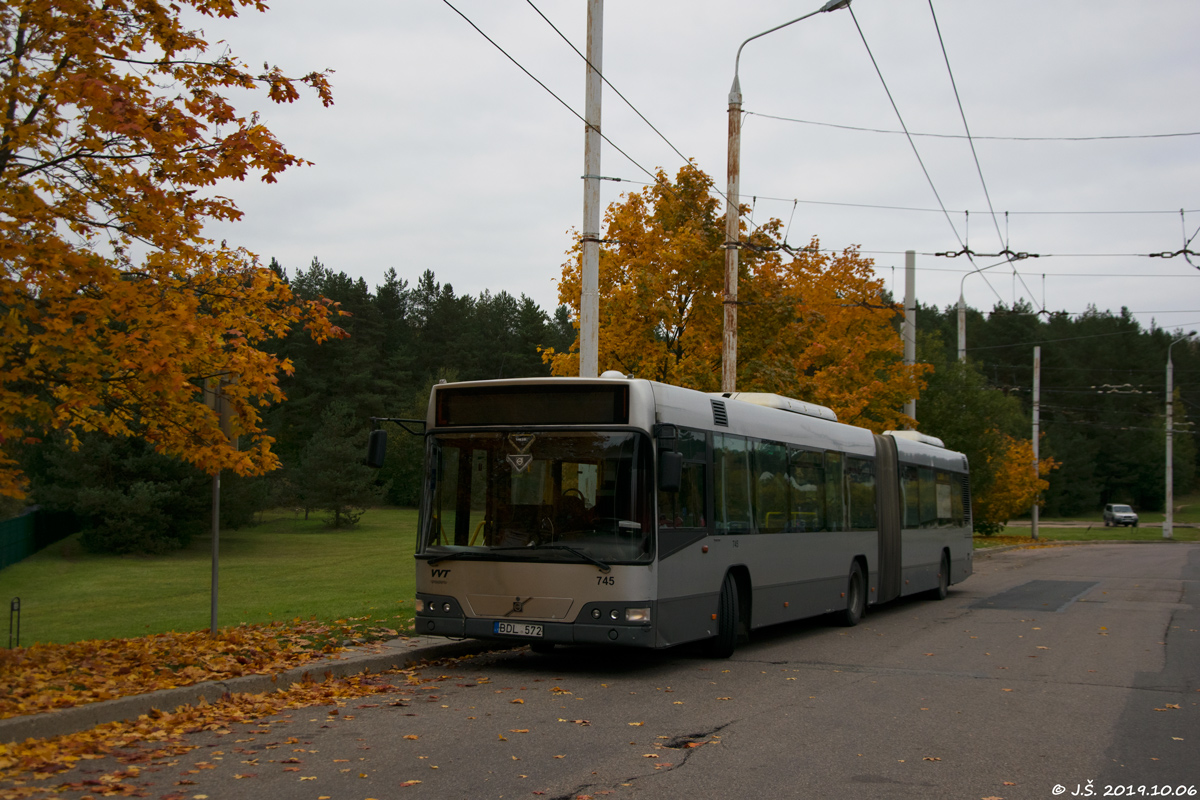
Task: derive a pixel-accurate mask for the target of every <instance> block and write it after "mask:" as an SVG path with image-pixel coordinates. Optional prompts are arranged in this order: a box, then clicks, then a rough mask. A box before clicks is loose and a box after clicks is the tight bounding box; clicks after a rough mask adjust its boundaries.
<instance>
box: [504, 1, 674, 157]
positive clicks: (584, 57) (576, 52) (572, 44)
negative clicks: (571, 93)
mask: <svg viewBox="0 0 1200 800" xmlns="http://www.w3.org/2000/svg"><path fill="white" fill-rule="evenodd" d="M525 2H527V3H529V7H530V8H532V9H533V10H534V11H536V12H537V14H538V16H539V17H541V18H542V19H544V20H546V24H547V25H549V26H550V27H551V28H553V29H554V32H555V33H557V34H558V35H559V37H561V38H562V40H563V41H564V42H566V43H567V44H568V45H569V46H570V48H571V49H572V50H574V51H575V54H576V55H577V56H579V57H580V58H582V59H583V61H584V63H585V64H587V65H588V67H589V68H591V69H593V70H595V71H596V74H597V75H599V76H600V80H602V81H604V83H605V84H606V85H607V86H608V88H610V89H612V90H613V91H614V92H616V93H617V97H619V98H621V99H622V100H624V101H625V105H627V106H629V107H630V108H631V109H632V110H633V113H635V114H637V115H638V117H640V118H641V120H642V122H644V123H646V124H647V125H649V126H650V130H652V131H654V132H655V133H657V134H658V138H660V139H662V140H663V141H664V142H666V143H667V146H668V147H670V148H671V149H672V150H674V151H675V155H677V156H679V157H680V158H682V159H683V161H684V163H689V162H690V160H689V159H688V157H687V156H685V155H684V154H683V153H681V152H679V148H678V147H676V146H675V145H674V144H672V143H671V140H670V139H668V138H667V137H666V136H665V135H663V132H662V131H660V130H659V129H658V128H656V127H654V123H652V122H651V121H650V120H648V119H646V117H645V115H644V114H642V112H641V111H638V109H637V106H635V105H634V104H633V103H631V102H630V101H629V98H627V97H626V96H625V95H623V94H621V90H620V89H618V88H617V87H616V86H613V85H612V82H611V81H610V80H609V79H608V78H606V77H605V76H604V73H603V72H601V71H600V70H598V69H596V68H595V67H594V66H593V65H592V62H591V61H589V60H588V57H587V56H585V55H584V54H583V53H581V52H580V51H579V48H578V47H576V46H575V45H574V43H572V42H571V40H570V39H568V38H567V37H566V36H565V35H564V34H563V32H562V31H560V30H559V29H558V26H556V25H555V24H554V23H553V22H551V21H550V18H549V17H547V16H546V15H545V14H543V13H542V10H541V9H540V8H538V7H537V6H535V5H534V4H533V0H525Z"/></svg>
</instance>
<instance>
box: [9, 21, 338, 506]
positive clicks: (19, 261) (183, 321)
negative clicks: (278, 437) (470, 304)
mask: <svg viewBox="0 0 1200 800" xmlns="http://www.w3.org/2000/svg"><path fill="white" fill-rule="evenodd" d="M184 7H186V8H187V9H188V10H189V11H194V12H198V13H199V14H201V15H204V16H209V17H235V16H237V13H238V11H239V10H241V9H243V8H246V7H249V8H251V9H255V10H259V11H262V10H265V8H266V6H265V5H264V4H263V3H262V2H260V0H179V2H162V1H161V0H103V2H101V0H12V1H11V2H5V3H3V4H2V5H0V35H2V36H3V53H2V56H0V57H2V61H0V126H2V136H0V495H8V496H12V497H20V496H21V495H22V493H23V491H24V480H23V477H22V475H21V472H20V469H19V466H18V464H17V461H16V459H15V458H14V449H15V447H17V446H19V445H20V444H21V443H27V442H33V441H37V439H38V437H41V436H44V435H45V434H46V433H47V432H49V431H53V430H63V431H66V432H67V435H68V436H70V437H73V436H74V435H75V434H76V432H83V431H102V432H105V433H108V434H112V435H119V436H120V435H132V436H140V437H144V438H145V439H146V440H148V441H150V442H152V443H153V444H154V445H155V446H156V447H157V449H159V450H160V451H162V452H167V453H173V454H176V455H180V456H182V457H184V458H185V459H186V460H188V461H191V462H192V463H195V464H197V465H198V466H200V467H202V468H204V469H206V470H208V471H215V470H217V469H224V468H228V469H233V470H236V471H237V472H239V473H242V474H250V473H256V472H262V471H265V470H268V469H271V468H273V467H275V466H277V460H276V459H275V457H274V456H273V455H272V453H271V450H270V444H271V439H270V437H268V436H266V435H265V433H264V431H263V428H262V424H261V418H260V416H259V412H258V410H257V409H258V407H260V406H262V405H266V404H268V403H270V402H274V401H277V400H280V399H282V394H281V393H280V390H279V386H278V380H277V378H278V375H279V373H280V372H281V371H282V372H287V371H288V370H290V368H291V366H290V364H289V363H288V362H287V361H286V360H282V359H279V358H277V357H276V356H274V355H273V354H271V353H268V352H265V351H264V350H262V349H260V347H259V346H260V345H261V344H262V342H264V340H267V339H270V338H272V337H279V336H282V335H283V334H284V333H286V332H287V330H288V329H289V328H290V327H291V326H293V325H297V324H300V325H304V326H306V327H307V328H308V329H309V330H310V331H311V332H312V335H313V336H314V337H315V338H317V339H318V340H321V339H324V338H326V337H329V336H337V335H340V333H341V332H340V331H339V330H338V329H337V328H336V327H335V326H334V325H333V324H332V320H331V317H332V316H335V315H336V313H337V312H336V310H335V309H332V308H330V307H329V305H328V304H325V303H320V302H317V303H308V302H301V301H300V300H298V299H297V298H295V297H293V295H292V293H291V291H290V290H289V289H288V286H287V284H286V283H285V282H284V281H283V279H282V276H280V275H276V274H275V273H274V272H272V271H271V270H270V269H268V268H265V267H263V266H261V265H260V264H259V263H258V262H257V260H256V259H255V258H254V257H253V256H252V255H251V254H250V253H248V252H246V251H244V250H240V249H236V248H230V247H227V246H225V244H224V243H220V244H217V243H214V242H212V241H210V240H209V239H206V238H205V237H204V236H203V233H202V231H203V226H204V224H205V222H206V221H208V220H221V221H226V220H234V219H237V218H238V217H240V216H241V212H240V211H239V210H238V209H237V207H236V206H235V205H234V203H233V202H232V201H231V200H229V199H228V198H225V197H221V196H220V195H218V194H216V193H215V190H214V187H215V185H216V184H217V183H218V182H219V181H221V180H224V179H235V180H245V179H246V177H247V176H250V175H260V176H261V178H262V180H264V181H267V182H273V181H274V180H275V176H276V175H277V174H278V173H280V172H281V171H283V170H285V169H287V168H288V167H291V166H295V165H299V164H303V163H305V162H304V161H303V160H302V159H299V158H297V157H296V156H294V155H292V154H290V153H289V152H287V150H286V149H285V148H284V147H283V145H282V144H281V143H280V142H279V141H278V140H276V138H275V137H274V136H273V135H272V134H271V132H270V131H269V130H268V129H267V128H266V127H265V126H264V125H263V124H262V123H261V122H260V121H259V119H258V117H257V116H256V115H241V114H239V113H238V112H237V111H236V109H235V108H234V107H233V105H232V104H231V103H230V101H229V100H228V96H229V94H230V92H231V91H233V90H236V89H249V90H253V89H256V88H259V87H262V88H265V89H266V92H267V96H268V97H269V98H270V99H271V100H272V101H274V102H277V103H283V102H292V101H294V100H296V99H297V98H298V97H299V94H298V87H299V86H300V85H303V84H306V85H308V86H309V87H311V88H312V89H313V90H315V91H316V93H317V94H318V95H319V97H320V98H321V100H322V101H323V102H324V104H325V105H330V104H331V103H332V96H331V94H330V87H329V84H328V81H327V76H326V74H325V73H319V72H314V73H311V74H309V75H305V76H303V77H300V78H295V79H293V78H289V77H287V76H285V75H284V74H283V73H282V72H281V71H280V70H279V69H278V68H269V67H265V68H264V71H263V72H261V73H255V72H251V71H249V70H248V69H247V68H246V67H245V66H244V65H243V64H242V63H241V62H239V61H238V60H237V59H236V58H235V57H234V56H232V55H230V54H229V53H228V52H225V51H223V50H222V51H220V52H219V53H218V54H215V55H214V54H212V53H210V52H209V46H208V43H207V42H206V41H205V40H204V38H203V34H202V32H198V31H192V30H189V29H188V28H187V27H185V25H184V23H183V21H182V19H181V16H182V14H183V13H184V10H183V8H184ZM222 376H224V377H225V378H233V379H235V382H233V383H231V384H229V385H228V386H227V387H226V390H225V391H226V395H227V397H228V400H229V404H230V406H231V408H232V412H233V416H234V418H235V423H234V427H235V429H236V430H237V432H238V433H240V434H242V436H243V442H244V443H245V444H246V446H245V447H244V449H243V450H242V451H241V452H238V451H237V450H235V449H234V447H233V446H232V445H231V443H230V441H229V440H228V439H227V438H226V437H225V436H224V435H223V434H222V433H221V431H220V429H219V425H218V420H217V417H216V414H215V413H214V412H213V411H212V410H210V409H208V408H206V407H205V406H204V405H203V404H202V403H201V402H199V398H200V395H199V391H200V388H201V386H202V384H203V383H204V381H205V380H206V379H212V378H217V377H222Z"/></svg>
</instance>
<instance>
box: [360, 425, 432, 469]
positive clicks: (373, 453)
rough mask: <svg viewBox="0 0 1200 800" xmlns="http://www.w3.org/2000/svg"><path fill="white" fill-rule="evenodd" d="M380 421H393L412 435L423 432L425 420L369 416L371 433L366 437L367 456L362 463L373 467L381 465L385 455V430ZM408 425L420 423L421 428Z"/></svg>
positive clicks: (376, 467) (377, 467)
mask: <svg viewBox="0 0 1200 800" xmlns="http://www.w3.org/2000/svg"><path fill="white" fill-rule="evenodd" d="M381 422H392V423H395V424H396V425H399V426H400V427H401V428H403V429H404V430H405V431H406V432H407V433H409V434H411V435H413V436H422V435H424V433H425V420H423V419H399V418H396V417H371V434H370V436H369V437H368V439H367V458H366V460H365V461H364V462H363V463H364V464H366V465H367V466H368V467H373V468H375V469H379V468H380V467H382V466H383V459H384V457H385V456H386V455H387V431H385V430H384V429H383V428H381V427H380V426H379V423H381ZM409 425H414V426H415V425H420V426H421V429H420V430H413V429H412V428H410V427H408V426H409Z"/></svg>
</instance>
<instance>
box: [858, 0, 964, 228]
mask: <svg viewBox="0 0 1200 800" xmlns="http://www.w3.org/2000/svg"><path fill="white" fill-rule="evenodd" d="M846 10H847V11H849V12H850V18H851V19H852V20H854V27H855V28H856V29H857V30H858V36H859V38H860V39H862V43H863V47H865V48H866V49H867V55H868V56H869V57H870V59H871V64H872V66H874V67H875V74H876V75H878V76H879V81H880V83H882V84H883V91H884V93H886V94H887V98H888V102H889V103H891V104H892V111H894V112H896V119H898V120H899V121H900V127H901V128H903V129H904V135H905V136H906V137H907V138H908V144H909V146H910V147H911V148H912V151H913V155H914V156H916V157H917V163H918V164H920V165H921V172H922V173H924V175H925V180H926V182H928V183H929V188H930V189H931V190H932V191H933V196H934V199H936V200H937V202H938V207H939V208H940V209H941V211H942V214H943V216H945V217H946V222H947V223H948V224H949V225H950V229H951V230H952V231H954V238H955V239H957V240H958V243H959V244H960V245H962V246H963V247H966V245H965V244H964V243H963V240H962V237H961V236H959V235H958V228H957V227H956V226H955V225H954V220H952V219H950V212H948V211H947V210H946V204H945V203H943V202H942V196H941V195H940V194H938V190H937V186H935V185H934V183H933V178H932V177H931V176H930V174H929V170H928V169H926V168H925V161H924V160H923V159H922V158H921V153H920V151H919V150H917V145H916V142H914V141H913V138H912V136H910V135H909V133H908V126H907V125H905V124H904V116H903V115H902V114H901V113H900V108H899V107H898V106H897V105H896V100H895V98H893V97H892V90H891V89H889V88H888V85H887V81H886V80H885V79H884V77H883V72H882V71H881V70H880V69H879V63H878V62H877V61H876V60H875V54H874V53H872V52H871V45H869V44H868V43H867V37H866V34H864V33H863V29H862V26H861V25H859V24H858V16H857V15H856V14H855V13H854V7H853V6H847V7H846Z"/></svg>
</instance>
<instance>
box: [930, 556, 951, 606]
mask: <svg viewBox="0 0 1200 800" xmlns="http://www.w3.org/2000/svg"><path fill="white" fill-rule="evenodd" d="M948 594H950V556H948V555H946V553H944V552H943V553H942V563H941V566H939V567H938V585H937V588H936V589H931V590H930V592H929V596H930V597H931V598H932V599H934V600H945V599H946V595H948Z"/></svg>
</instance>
